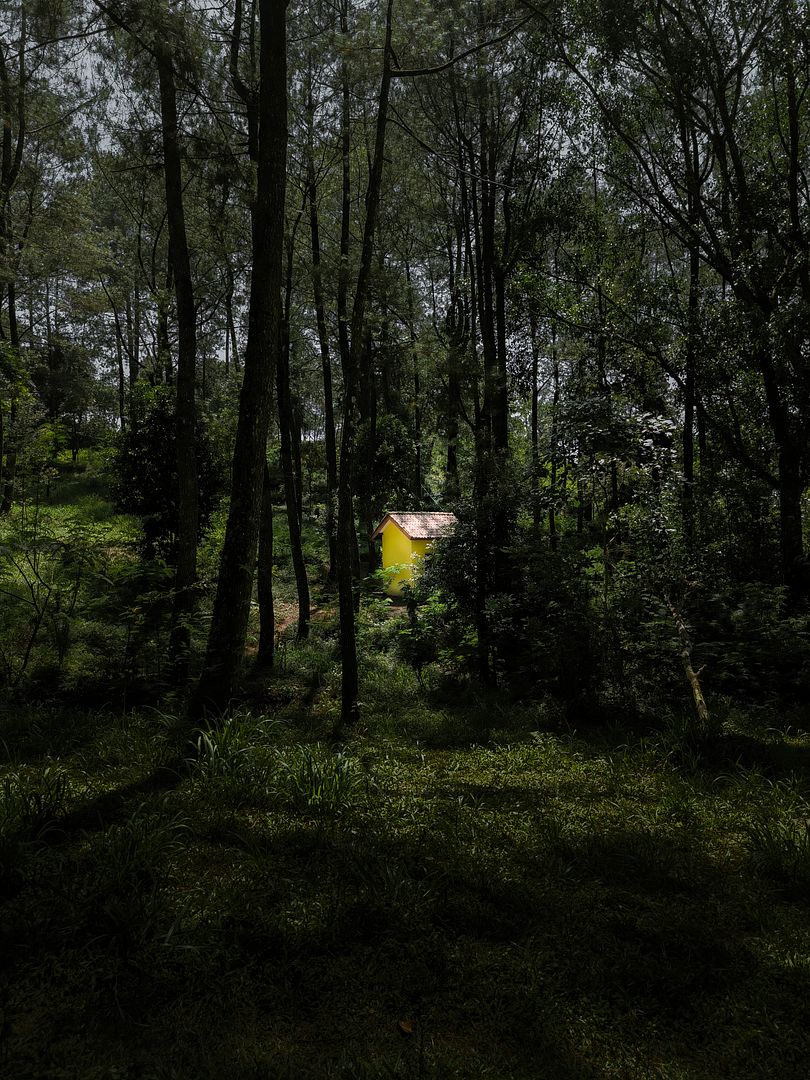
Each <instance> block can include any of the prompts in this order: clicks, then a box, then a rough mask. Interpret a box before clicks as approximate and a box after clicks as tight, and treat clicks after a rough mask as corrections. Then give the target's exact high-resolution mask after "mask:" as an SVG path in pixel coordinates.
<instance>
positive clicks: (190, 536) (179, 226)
mask: <svg viewBox="0 0 810 1080" xmlns="http://www.w3.org/2000/svg"><path fill="white" fill-rule="evenodd" d="M157 64H158V77H159V82H160V117H161V124H162V130H163V173H164V177H165V183H166V217H167V222H168V226H169V250H170V252H171V260H172V273H173V277H174V292H175V299H176V303H177V330H178V350H177V385H176V393H175V423H176V438H177V487H178V500H177V502H178V513H177V517H178V527H177V567H176V572H175V579H174V606H173V609H172V627H171V638H170V646H169V651H170V656H171V661H172V666H173V672H174V677H175V679H179V680H184V679H185V678H187V677H188V665H189V659H190V657H189V649H190V639H191V630H190V626H189V620H190V618H191V616H192V614H193V611H194V607H195V595H194V590H195V586H196V583H197V526H198V520H199V486H198V480H197V456H196V452H195V447H194V427H195V388H196V378H197V312H196V309H195V306H194V289H193V285H192V280H191V259H190V256H189V251H188V240H187V237H186V220H185V211H184V207H183V177H182V170H181V165H180V147H179V141H178V129H177V88H176V85H175V77H174V60H173V58H172V55H171V53H170V51H169V48H168V46H165V47H164V46H161V47H160V48H159V49H158V52H157Z"/></svg>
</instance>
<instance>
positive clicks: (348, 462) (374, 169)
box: [338, 0, 393, 726]
mask: <svg viewBox="0 0 810 1080" xmlns="http://www.w3.org/2000/svg"><path fill="white" fill-rule="evenodd" d="M392 8H393V0H388V4H387V9H386V21H385V45H384V48H383V68H382V77H381V80H380V93H379V98H378V102H377V124H376V131H375V139H374V156H373V158H372V162H371V168H370V170H369V178H368V188H367V190H366V220H365V225H364V228H363V245H362V249H361V253H360V267H359V269H358V273H357V286H356V289H355V294H354V306H353V308H352V321H351V346H350V349H349V355H348V357H347V364H346V367H345V369H344V372H343V388H344V389H343V438H342V440H341V446H340V479H339V487H338V598H339V606H340V659H341V672H342V680H341V706H340V722H341V726H343V725H346V724H351V723H353V722H354V721H355V720H357V718H358V715H359V707H358V692H359V682H358V671H357V640H356V635H355V625H354V614H355V607H354V584H353V575H352V548H353V547H355V550H356V538H355V527H354V500H353V497H352V496H353V482H352V479H353V477H352V474H353V468H354V449H355V440H356V427H357V395H358V391H359V372H360V359H361V350H362V348H363V342H364V338H365V323H366V304H367V301H368V293H369V285H370V281H371V268H372V258H373V254H374V234H375V232H376V228H377V216H378V213H379V206H380V190H381V187H382V175H383V158H384V153H385V130H386V123H387V119H388V98H389V92H390V87H391V16H392Z"/></svg>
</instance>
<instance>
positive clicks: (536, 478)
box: [529, 308, 540, 528]
mask: <svg viewBox="0 0 810 1080" xmlns="http://www.w3.org/2000/svg"><path fill="white" fill-rule="evenodd" d="M529 334H530V337H531V343H532V421H531V424H532V431H531V447H532V482H531V490H532V521H533V522H534V526H535V528H537V526H538V525H539V524H540V431H539V427H538V395H539V392H540V386H539V384H540V340H539V338H538V327H537V312H536V311H535V310H534V309H533V308H531V309H530V310H529Z"/></svg>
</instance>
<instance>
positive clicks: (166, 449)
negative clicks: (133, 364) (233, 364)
mask: <svg viewBox="0 0 810 1080" xmlns="http://www.w3.org/2000/svg"><path fill="white" fill-rule="evenodd" d="M176 445H177V430H176V423H175V406H174V389H173V388H172V387H167V386H155V387H148V386H145V385H143V384H140V383H139V384H138V392H137V395H136V397H135V399H134V400H133V405H132V424H131V425H130V427H128V428H127V429H126V431H124V432H122V433H121V436H120V439H119V444H118V454H117V455H116V456H115V458H114V459H113V462H112V466H111V469H112V479H113V491H114V497H115V501H116V504H117V506H118V507H119V509H121V510H123V511H124V512H125V513H130V514H136V515H137V516H138V517H140V519H141V521H142V523H143V549H144V553H145V554H146V555H147V556H148V557H149V558H155V557H159V558H162V559H165V560H166V561H167V562H170V563H173V562H174V559H175V556H176V549H177V529H178V505H177V453H176ZM194 450H195V455H196V458H197V473H198V477H199V484H200V489H199V534H200V536H202V535H203V533H204V532H205V531H206V529H207V527H208V523H209V521H210V520H211V515H212V513H213V511H214V508H215V506H216V505H217V502H218V500H219V496H220V494H221V491H222V485H223V482H224V476H225V463H224V461H223V460H222V459H221V456H220V455H219V454H218V452H217V446H216V444H215V442H214V440H213V438H211V436H210V434H209V431H208V426H207V424H206V422H205V421H204V419H203V418H202V416H199V417H198V419H197V426H196V431H195V447H194Z"/></svg>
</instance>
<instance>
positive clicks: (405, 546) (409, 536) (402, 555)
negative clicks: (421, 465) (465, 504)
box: [371, 510, 456, 596]
mask: <svg viewBox="0 0 810 1080" xmlns="http://www.w3.org/2000/svg"><path fill="white" fill-rule="evenodd" d="M455 524H456V516H455V514H447V513H439V512H434V511H422V510H392V511H391V513H390V514H386V515H385V517H384V518H383V519H382V521H381V522H380V524H379V525H378V526H377V528H376V529H375V530H374V532H373V533H372V534H371V539H372V540H376V539H377V537H378V536H381V537H382V565H383V570H387V569H388V568H389V567H397V570H396V573H394V574H393V575H392V576H391V577H390V578H389V581H388V585H387V591H388V592H389V593H390V594H391V595H392V596H398V595H399V594H400V593H401V592H402V586H403V585H404V584H405V583H406V582H408V583H410V582H411V580H412V579H413V571H414V567H415V565H416V564H417V563H418V562H421V560H422V559H423V558H424V557H425V553H426V552H427V551H428V550H429V549H430V546H431V544H432V543H433V541H434V540H437V539H438V538H439V537H440V536H445V535H446V534H447V533H449V532H452V531H453V528H454V527H455Z"/></svg>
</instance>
